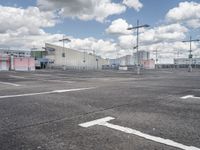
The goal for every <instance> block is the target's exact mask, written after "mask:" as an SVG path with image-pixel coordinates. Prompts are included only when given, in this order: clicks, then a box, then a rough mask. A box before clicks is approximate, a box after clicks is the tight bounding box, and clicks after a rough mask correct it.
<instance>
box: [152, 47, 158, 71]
mask: <svg viewBox="0 0 200 150" xmlns="http://www.w3.org/2000/svg"><path fill="white" fill-rule="evenodd" d="M153 52H155V53H156V67H155V68H156V69H157V67H158V66H157V65H158V49H156V50H154V51H153Z"/></svg>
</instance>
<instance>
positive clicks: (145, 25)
mask: <svg viewBox="0 0 200 150" xmlns="http://www.w3.org/2000/svg"><path fill="white" fill-rule="evenodd" d="M148 27H150V25H148V24H144V25H139V20H137V26H135V27H130V28H127V30H135V29H136V31H137V41H136V42H137V45H136V47H135V48H136V49H137V74H140V60H139V29H140V28H148Z"/></svg>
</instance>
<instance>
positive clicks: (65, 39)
mask: <svg viewBox="0 0 200 150" xmlns="http://www.w3.org/2000/svg"><path fill="white" fill-rule="evenodd" d="M65 41H68V42H71V40H70V39H69V38H65V36H64V35H63V39H61V40H59V42H63V49H62V57H65V59H64V60H65V62H64V65H63V70H66V66H67V58H66V57H67V54H66V51H67V50H66V51H65Z"/></svg>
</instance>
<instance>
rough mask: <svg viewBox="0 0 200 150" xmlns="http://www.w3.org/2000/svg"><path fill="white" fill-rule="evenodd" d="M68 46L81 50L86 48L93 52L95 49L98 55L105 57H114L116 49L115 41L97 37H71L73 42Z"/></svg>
mask: <svg viewBox="0 0 200 150" xmlns="http://www.w3.org/2000/svg"><path fill="white" fill-rule="evenodd" d="M66 46H68V47H70V48H73V49H76V50H80V51H83V50H84V49H86V50H87V51H88V52H92V51H93V50H95V51H96V54H97V55H101V56H103V57H104V58H110V57H111V58H112V57H113V55H112V54H113V52H115V50H116V44H115V43H113V42H111V41H106V40H103V39H95V38H93V37H89V38H84V39H79V38H73V37H71V42H70V43H68V44H67V45H66Z"/></svg>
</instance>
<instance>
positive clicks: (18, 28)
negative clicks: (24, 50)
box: [0, 6, 56, 34]
mask: <svg viewBox="0 0 200 150" xmlns="http://www.w3.org/2000/svg"><path fill="white" fill-rule="evenodd" d="M0 14H1V15H0V33H6V32H10V33H12V31H14V32H15V33H18V34H20V33H26V34H43V31H42V30H41V28H42V27H52V26H54V25H55V23H56V20H55V16H54V14H53V13H51V12H41V11H40V10H39V9H38V8H37V7H29V8H27V9H22V8H14V7H4V6H0Z"/></svg>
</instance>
